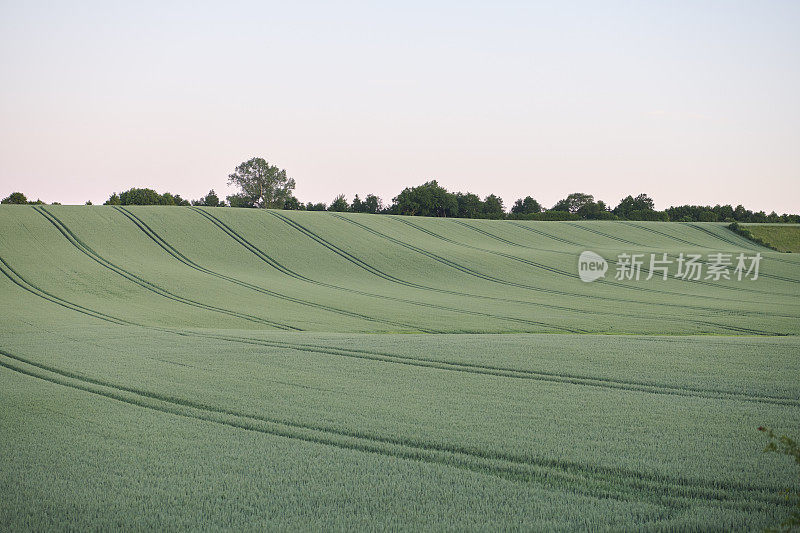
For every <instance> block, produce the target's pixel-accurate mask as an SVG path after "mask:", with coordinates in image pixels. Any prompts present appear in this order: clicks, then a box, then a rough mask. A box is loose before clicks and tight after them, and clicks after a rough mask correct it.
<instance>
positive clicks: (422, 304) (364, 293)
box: [192, 207, 588, 333]
mask: <svg viewBox="0 0 800 533" xmlns="http://www.w3.org/2000/svg"><path fill="white" fill-rule="evenodd" d="M192 209H196V208H194V207H193V208H192ZM198 212H199V213H201V214H203V215H204V216H206V218H208V219H209V220H211V221H212V222H213V223H214V224H215V225H217V226H218V227H219V228H220V229H222V230H223V231H224V232H225V233H227V234H228V235H229V236H230V237H232V238H233V239H234V240H235V241H237V242H239V243H240V244H241V245H242V246H244V247H245V248H247V249H248V250H250V251H251V252H252V253H253V254H254V255H255V256H256V257H258V258H260V259H261V260H262V261H264V262H265V263H267V264H268V265H270V266H272V267H273V268H275V269H276V270H278V271H279V272H283V273H284V274H286V275H288V276H291V277H294V278H296V279H299V280H302V281H305V282H308V283H312V284H315V285H319V286H322V287H328V288H331V289H336V290H341V291H345V292H349V293H352V294H359V295H361V296H367V297H370V298H379V299H382V300H387V301H393V302H400V303H406V304H410V305H416V306H420V307H427V308H430V309H439V310H442V311H449V312H453V313H459V314H465V315H471V316H480V317H486V318H492V319H496V320H501V321H510V322H516V323H519V324H527V325H532V326H540V327H546V328H550V329H555V330H557V331H566V332H568V333H588V331H586V330H582V329H577V330H576V329H571V328H565V327H561V326H555V325H552V324H548V323H546V322H540V321H536V320H529V319H525V318H518V317H512V316H506V315H496V314H492V313H484V312H481V311H473V310H468V309H461V308H458V307H449V306H446V305H440V304H432V303H427V302H420V301H417V300H409V299H406V298H399V297H395V296H388V295H384V294H377V293H372V292H367V291H361V290H358V289H352V288H349V287H343V286H340V285H334V284H330V283H325V282H322V281H318V280H314V279H311V278H308V277H306V276H302V275H300V274H297V273H296V272H294V271H292V270H289V269H288V268H285V267H283V266H282V265H280V263H278V262H277V261H275V260H274V259H273V258H271V257H269V256H268V255H267V254H265V253H264V252H263V251H262V250H260V249H259V248H257V247H256V246H255V245H253V244H252V243H251V242H249V241H248V240H247V239H245V238H244V237H243V236H241V235H240V234H239V233H237V232H236V231H235V230H234V229H233V228H231V227H230V226H228V225H227V224H225V223H224V222H222V221H221V220H219V219H218V218H216V217H214V215H211V214H209V213H205V212H203V211H200V210H198ZM268 213H270V214H274V213H272V212H271V211H268ZM275 216H277V217H278V218H279V219H281V220H283V219H282V218H280V217H281V216H279V215H275ZM283 221H284V222H285V223H287V224H288V225H289V226H290V227H292V228H294V229H295V230H297V231H301V233H304V232H303V231H302V230H299V229H298V228H297V227H295V226H293V225H292V222H291V221H288V222H287V221H286V220H283ZM304 234H305V235H307V236H309V237H311V238H312V240H315V241H316V242H319V241H317V240H316V238H314V237H312V236H311V235H309V234H306V233H304ZM326 242H327V241H326ZM328 244H330V243H328ZM330 245H331V246H333V245H332V244H330ZM326 248H328V249H331V248H329V247H328V246H326ZM337 249H338V250H339V251H341V252H342V253H343V254H347V253H348V252H345V251H344V250H342V249H340V248H337ZM336 253H337V255H342V254H340V253H339V252H336ZM342 257H344V256H342ZM345 259H347V258H346V257H345ZM348 261H350V259H348ZM351 262H352V261H351ZM364 264H365V265H366V263H364ZM276 265H278V266H276ZM357 266H359V267H361V268H364V267H363V266H361V265H360V264H357ZM368 272H370V273H372V274H374V275H378V276H379V277H381V278H383V279H386V280H387V281H391V282H393V283H400V284H401V285H404V286H407V287H412V288H417V289H423V290H428V291H435V292H439V293H442V294H452V295H455V296H467V297H474V298H480V299H486V300H491V301H500V302H507V303H519V304H527V305H537V306H539V307H548V308H552V309H561V308H560V307H558V306H552V305H549V304H536V303H534V302H524V301H517V300H510V299H505V298H497V297H493V296H481V295H472V294H469V293H461V292H456V291H448V290H445V289H435V288H433V287H427V286H425V285H420V284H416V283H412V282H408V281H404V280H400V279H397V281H394V280H393V279H389V278H386V277H384V276H382V275H379V274H375V272H373V271H372V270H368Z"/></svg>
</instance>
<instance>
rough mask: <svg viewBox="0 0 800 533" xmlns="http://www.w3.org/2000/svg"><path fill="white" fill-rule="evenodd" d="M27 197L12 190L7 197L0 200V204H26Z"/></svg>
mask: <svg viewBox="0 0 800 533" xmlns="http://www.w3.org/2000/svg"><path fill="white" fill-rule="evenodd" d="M27 203H28V199H27V198H25V195H24V194H22V193H21V192H12V193H11V194H9V195H8V196H7V197H5V198H3V199H2V200H0V204H27Z"/></svg>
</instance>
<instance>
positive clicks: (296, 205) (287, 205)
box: [283, 195, 306, 211]
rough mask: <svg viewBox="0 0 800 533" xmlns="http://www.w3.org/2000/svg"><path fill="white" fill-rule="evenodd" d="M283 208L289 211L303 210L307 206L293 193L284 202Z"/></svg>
mask: <svg viewBox="0 0 800 533" xmlns="http://www.w3.org/2000/svg"><path fill="white" fill-rule="evenodd" d="M283 208H284V209H286V210H287V211H303V210H304V209H305V208H306V207H305V206H304V205H303V204H302V203H300V200H298V199H297V197H296V196H295V195H291V196H289V198H287V199H286V201H285V202H283Z"/></svg>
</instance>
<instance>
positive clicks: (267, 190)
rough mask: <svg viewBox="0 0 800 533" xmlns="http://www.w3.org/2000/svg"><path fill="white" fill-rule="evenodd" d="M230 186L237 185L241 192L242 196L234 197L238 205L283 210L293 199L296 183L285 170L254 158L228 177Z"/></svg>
mask: <svg viewBox="0 0 800 533" xmlns="http://www.w3.org/2000/svg"><path fill="white" fill-rule="evenodd" d="M228 185H236V186H237V187H239V189H240V190H241V193H240V194H238V195H234V196H235V197H237V198H236V200H235V202H236V203H237V205H241V206H245V205H252V206H253V207H268V208H272V209H281V208H283V206H284V204H285V203H286V200H288V199H289V198H290V197H291V195H292V191H293V190H294V186H295V183H294V180H293V179H292V178H289V177H287V176H286V171H285V170H283V169H279V168H278V167H276V166H274V165H270V164H269V163H267V162H266V161H265V160H264V159H262V158H260V157H254V158H252V159H250V160H249V161H245V162H244V163H242V164H241V165H239V166H238V167H236V170H234V172H233V174H229V175H228ZM238 200H241V202H239V201H238ZM233 204H234V202H231V205H232V206H233Z"/></svg>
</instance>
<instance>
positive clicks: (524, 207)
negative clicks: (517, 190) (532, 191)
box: [511, 196, 542, 215]
mask: <svg viewBox="0 0 800 533" xmlns="http://www.w3.org/2000/svg"><path fill="white" fill-rule="evenodd" d="M541 211H542V205H541V204H540V203H539V202H537V201H536V200H534V199H533V197H532V196H526V197H525V199H524V200H523V199H522V198H519V199H518V200H517V201H516V202H514V206H513V207H512V208H511V212H512V213H514V214H515V215H530V214H531V213H541Z"/></svg>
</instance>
